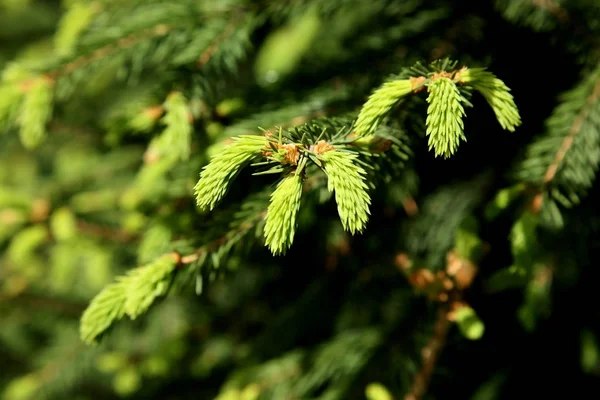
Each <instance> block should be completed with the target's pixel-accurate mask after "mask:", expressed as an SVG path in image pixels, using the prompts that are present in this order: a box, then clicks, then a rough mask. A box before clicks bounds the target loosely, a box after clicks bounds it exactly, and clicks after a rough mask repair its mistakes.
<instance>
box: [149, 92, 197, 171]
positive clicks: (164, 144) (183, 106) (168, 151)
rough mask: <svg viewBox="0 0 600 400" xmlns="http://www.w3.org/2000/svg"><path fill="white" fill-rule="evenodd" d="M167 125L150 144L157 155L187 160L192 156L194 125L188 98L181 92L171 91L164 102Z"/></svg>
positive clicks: (163, 120)
mask: <svg viewBox="0 0 600 400" xmlns="http://www.w3.org/2000/svg"><path fill="white" fill-rule="evenodd" d="M164 108H165V116H164V117H163V118H162V121H161V122H162V123H163V124H164V125H165V126H166V127H165V130H164V131H163V132H162V134H161V135H160V136H159V137H158V138H157V139H156V140H155V141H153V142H152V143H151V144H150V151H152V152H153V153H155V154H156V156H158V157H160V156H165V155H166V156H172V157H175V158H177V159H181V160H187V159H188V158H189V157H190V146H191V142H192V137H191V136H192V126H191V121H190V117H191V116H190V113H189V108H188V105H187V100H186V98H185V97H184V96H183V94H181V93H180V92H174V93H171V94H170V95H169V96H168V97H167V99H166V100H165V103H164Z"/></svg>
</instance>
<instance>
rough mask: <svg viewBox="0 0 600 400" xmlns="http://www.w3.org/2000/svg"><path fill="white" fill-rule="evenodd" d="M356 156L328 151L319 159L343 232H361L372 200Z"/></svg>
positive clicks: (345, 152)
mask: <svg viewBox="0 0 600 400" xmlns="http://www.w3.org/2000/svg"><path fill="white" fill-rule="evenodd" d="M357 158H358V155H357V154H356V153H351V152H347V151H337V150H334V151H328V152H325V153H323V154H322V155H321V156H320V159H321V160H322V161H323V163H324V170H325V173H326V174H327V189H328V190H329V191H330V192H334V191H335V201H336V203H337V210H338V214H339V216H340V220H341V221H342V225H343V226H344V229H345V230H347V231H350V232H351V233H352V234H355V233H356V232H362V231H363V230H364V229H365V227H366V225H367V221H368V220H369V206H370V205H371V197H370V196H369V193H368V186H367V184H366V179H365V175H366V172H365V170H364V169H363V168H362V167H361V166H359V165H358V163H357V161H358V160H357Z"/></svg>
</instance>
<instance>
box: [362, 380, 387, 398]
mask: <svg viewBox="0 0 600 400" xmlns="http://www.w3.org/2000/svg"><path fill="white" fill-rule="evenodd" d="M365 394H366V395H367V399H368V400H392V399H393V397H392V395H391V394H390V392H389V391H388V390H387V389H386V388H385V386H383V385H382V384H380V383H370V384H369V385H368V386H367V388H366V390H365Z"/></svg>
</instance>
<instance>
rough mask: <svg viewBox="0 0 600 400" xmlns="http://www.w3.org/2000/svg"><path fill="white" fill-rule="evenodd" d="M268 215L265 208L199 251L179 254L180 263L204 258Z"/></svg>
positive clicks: (190, 262) (184, 263) (185, 263)
mask: <svg viewBox="0 0 600 400" xmlns="http://www.w3.org/2000/svg"><path fill="white" fill-rule="evenodd" d="M266 215H267V210H264V211H263V212H261V213H258V214H257V215H256V216H255V217H254V218H253V219H250V220H248V221H244V222H242V223H241V224H240V225H239V226H237V227H236V228H234V229H231V230H229V231H228V232H227V233H226V234H225V235H223V236H221V237H219V238H217V239H215V240H213V241H211V242H210V243H208V244H205V245H203V246H202V247H201V248H200V249H198V250H197V251H195V252H193V253H191V254H187V255H179V258H180V262H179V264H180V265H187V264H192V263H194V262H196V261H198V260H199V259H201V258H203V257H204V256H206V255H207V254H210V253H212V252H213V251H215V250H216V249H218V248H219V247H220V246H223V245H224V244H226V243H227V242H229V241H231V240H232V239H234V238H237V237H239V236H241V235H243V234H244V233H247V232H249V231H250V230H251V229H253V228H254V227H255V226H256V225H257V224H258V223H259V222H260V221H262V220H263V219H264V218H265V217H266Z"/></svg>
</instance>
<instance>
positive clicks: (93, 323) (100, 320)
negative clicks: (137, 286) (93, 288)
mask: <svg viewBox="0 0 600 400" xmlns="http://www.w3.org/2000/svg"><path fill="white" fill-rule="evenodd" d="M128 287H129V277H127V276H124V277H118V278H117V280H116V281H115V282H114V283H111V284H109V285H107V286H106V287H105V288H104V289H102V291H101V292H100V293H99V294H98V295H97V296H96V297H94V299H93V300H92V301H91V303H90V305H89V306H88V307H87V308H86V310H85V311H84V312H83V315H82V316H81V323H80V326H79V333H80V336H81V339H82V340H83V341H84V342H86V343H87V344H95V343H97V341H98V338H99V337H100V336H101V335H102V334H103V333H104V332H106V331H107V330H108V329H109V328H110V326H111V325H112V324H113V322H115V321H116V320H119V319H121V318H123V316H124V315H125V301H126V300H127V289H128Z"/></svg>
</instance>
